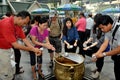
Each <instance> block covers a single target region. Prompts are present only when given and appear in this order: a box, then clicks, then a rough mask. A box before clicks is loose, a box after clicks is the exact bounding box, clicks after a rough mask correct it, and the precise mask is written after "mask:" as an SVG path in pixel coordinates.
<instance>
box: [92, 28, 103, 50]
mask: <svg viewBox="0 0 120 80" xmlns="http://www.w3.org/2000/svg"><path fill="white" fill-rule="evenodd" d="M90 37H91V38H93V41H92V42H97V43H98V44H97V45H96V47H98V48H99V47H100V46H101V45H102V43H103V42H104V38H105V34H104V33H102V35H101V37H100V38H99V39H98V38H97V31H96V33H93V30H91V35H90Z"/></svg>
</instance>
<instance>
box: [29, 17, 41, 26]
mask: <svg viewBox="0 0 120 80" xmlns="http://www.w3.org/2000/svg"><path fill="white" fill-rule="evenodd" d="M40 18H41V17H40V16H35V17H33V19H32V20H31V24H34V23H35V21H37V22H39V20H40Z"/></svg>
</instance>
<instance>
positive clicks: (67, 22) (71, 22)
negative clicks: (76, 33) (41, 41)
mask: <svg viewBox="0 0 120 80" xmlns="http://www.w3.org/2000/svg"><path fill="white" fill-rule="evenodd" d="M64 26H65V27H67V28H71V27H73V21H72V19H71V18H66V19H65V24H64Z"/></svg>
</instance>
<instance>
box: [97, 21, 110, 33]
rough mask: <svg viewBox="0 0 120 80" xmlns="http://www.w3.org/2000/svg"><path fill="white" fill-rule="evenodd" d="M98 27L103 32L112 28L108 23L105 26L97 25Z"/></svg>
mask: <svg viewBox="0 0 120 80" xmlns="http://www.w3.org/2000/svg"><path fill="white" fill-rule="evenodd" d="M99 28H100V29H101V30H102V31H103V32H105V33H106V32H109V31H110V30H111V29H112V25H111V24H110V23H109V24H108V25H107V26H106V25H102V24H100V25H99Z"/></svg>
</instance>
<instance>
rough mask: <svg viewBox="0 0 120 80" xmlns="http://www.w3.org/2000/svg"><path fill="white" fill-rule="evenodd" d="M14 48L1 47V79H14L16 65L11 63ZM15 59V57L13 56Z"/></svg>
mask: <svg viewBox="0 0 120 80" xmlns="http://www.w3.org/2000/svg"><path fill="white" fill-rule="evenodd" d="M13 53H14V52H13V50H12V49H0V80H12V79H13V76H14V74H15V67H12V65H11V55H12V54H13ZM13 59H14V58H13Z"/></svg>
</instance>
